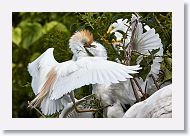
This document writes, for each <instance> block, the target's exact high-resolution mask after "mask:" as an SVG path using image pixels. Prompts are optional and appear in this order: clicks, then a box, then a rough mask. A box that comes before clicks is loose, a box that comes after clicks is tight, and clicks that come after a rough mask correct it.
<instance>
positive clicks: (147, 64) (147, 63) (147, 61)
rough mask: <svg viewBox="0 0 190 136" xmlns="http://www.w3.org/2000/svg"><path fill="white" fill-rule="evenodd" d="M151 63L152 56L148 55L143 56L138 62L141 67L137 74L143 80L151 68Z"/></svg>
mask: <svg viewBox="0 0 190 136" xmlns="http://www.w3.org/2000/svg"><path fill="white" fill-rule="evenodd" d="M152 63H153V59H152V56H151V55H149V56H148V57H144V58H143V60H142V61H141V62H140V66H141V67H142V69H141V70H140V72H139V75H140V76H141V77H142V79H143V80H145V79H146V77H147V75H148V73H149V72H150V70H151V65H152Z"/></svg>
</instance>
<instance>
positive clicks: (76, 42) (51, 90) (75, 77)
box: [28, 30, 140, 115]
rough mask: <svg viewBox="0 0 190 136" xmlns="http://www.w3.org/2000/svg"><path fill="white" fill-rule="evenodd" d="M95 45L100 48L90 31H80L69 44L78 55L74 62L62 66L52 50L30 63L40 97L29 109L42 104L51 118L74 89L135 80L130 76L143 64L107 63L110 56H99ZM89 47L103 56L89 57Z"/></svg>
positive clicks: (36, 90)
mask: <svg viewBox="0 0 190 136" xmlns="http://www.w3.org/2000/svg"><path fill="white" fill-rule="evenodd" d="M93 44H96V46H99V45H100V44H97V43H96V42H93V39H92V34H91V33H90V32H89V31H86V30H83V31H79V32H76V33H75V34H74V35H73V36H72V37H71V39H70V41H69V45H70V48H71V50H72V52H73V53H74V55H73V59H72V60H70V61H66V62H62V63H58V62H57V61H56V60H55V59H54V57H53V48H50V49H48V50H46V51H45V52H44V53H43V54H42V55H41V56H40V57H38V58H37V59H36V60H35V61H33V62H32V63H30V64H29V65H28V71H29V73H30V75H31V76H32V89H33V91H34V93H35V94H36V95H37V96H36V98H35V99H34V100H32V101H31V103H30V105H29V106H30V107H33V106H34V107H36V106H38V105H39V104H41V109H42V112H43V113H44V114H46V115H50V114H53V113H55V112H57V111H59V110H61V109H62V108H63V106H64V104H61V102H62V101H66V103H68V102H67V100H65V98H64V97H63V96H64V95H67V93H70V92H71V91H73V90H74V89H77V88H80V87H82V86H84V85H89V84H107V83H108V84H109V83H119V82H120V81H126V80H127V78H132V76H131V75H130V74H134V73H137V70H139V69H140V68H139V65H136V66H125V65H122V64H118V63H115V62H112V61H108V60H106V56H102V54H99V53H97V51H96V50H95V49H96V46H93ZM102 47H103V46H102ZM85 48H86V49H87V50H88V51H89V52H90V53H92V54H93V55H96V56H102V57H89V55H88V53H87V52H86V49H85ZM98 49H100V50H102V51H104V50H105V49H103V48H98ZM68 100H69V101H70V99H68ZM65 106H66V105H65Z"/></svg>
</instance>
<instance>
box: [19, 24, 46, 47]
mask: <svg viewBox="0 0 190 136" xmlns="http://www.w3.org/2000/svg"><path fill="white" fill-rule="evenodd" d="M20 27H21V29H22V39H23V40H22V42H21V46H22V47H23V48H24V49H28V48H29V47H30V45H32V44H33V43H34V42H36V41H37V40H38V39H39V38H40V37H41V36H42V35H43V33H44V32H43V29H42V26H41V24H39V23H36V22H35V23H30V22H22V23H21V24H20Z"/></svg>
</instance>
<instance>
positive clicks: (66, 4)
mask: <svg viewBox="0 0 190 136" xmlns="http://www.w3.org/2000/svg"><path fill="white" fill-rule="evenodd" d="M183 8H184V5H183V1H181V0H173V1H170V0H158V1H156V0H140V1H139V0H109V1H107V0H104V1H103V0H101V1H98V0H97V1H92V0H81V1H79V0H70V1H68V0H67V1H64V0H62V1H60V0H52V1H47V0H40V1H34V0H27V1H26V0H16V1H10V0H6V2H4V3H3V2H1V7H0V18H1V20H0V22H1V25H0V30H1V32H0V38H1V40H0V56H1V57H0V58H1V59H0V62H1V63H0V64H1V66H2V67H1V69H2V68H3V70H0V83H1V89H0V91H1V94H0V107H1V111H0V126H1V128H2V129H3V130H184V9H183ZM45 11H47V12H81V11H83V12H134V11H135V12H172V20H173V21H172V44H173V46H172V48H173V58H172V60H173V61H172V62H173V63H172V68H173V77H172V82H173V88H174V89H173V94H172V95H173V101H172V106H173V115H172V116H173V117H172V118H167V119H155V118H154V119H152V118H151V119H150V118H149V119H145V118H135V119H134V118H130V119H129V118H119V119H109V118H104V119H97V118H95V119H64V118H62V119H57V118H56V119H55V118H50V119H47V118H46V119H44V118H12V12H45Z"/></svg>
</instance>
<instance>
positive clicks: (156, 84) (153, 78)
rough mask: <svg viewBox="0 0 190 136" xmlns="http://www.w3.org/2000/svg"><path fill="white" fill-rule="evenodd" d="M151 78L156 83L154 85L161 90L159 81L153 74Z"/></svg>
mask: <svg viewBox="0 0 190 136" xmlns="http://www.w3.org/2000/svg"><path fill="white" fill-rule="evenodd" d="M150 76H151V77H152V80H153V81H154V84H155V86H156V88H157V89H158V90H159V89H160V86H159V85H158V83H157V81H156V79H155V77H154V75H153V74H150Z"/></svg>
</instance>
